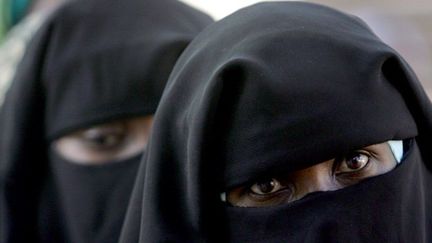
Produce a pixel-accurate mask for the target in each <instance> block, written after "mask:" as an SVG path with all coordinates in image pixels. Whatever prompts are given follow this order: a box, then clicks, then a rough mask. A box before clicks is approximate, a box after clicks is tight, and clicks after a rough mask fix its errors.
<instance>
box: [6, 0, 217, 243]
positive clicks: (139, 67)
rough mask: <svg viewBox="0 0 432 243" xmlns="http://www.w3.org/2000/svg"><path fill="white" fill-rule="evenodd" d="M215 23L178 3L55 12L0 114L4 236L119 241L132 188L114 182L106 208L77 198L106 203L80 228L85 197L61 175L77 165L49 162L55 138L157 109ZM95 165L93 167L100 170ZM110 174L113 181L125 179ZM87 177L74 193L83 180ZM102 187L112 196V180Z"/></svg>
mask: <svg viewBox="0 0 432 243" xmlns="http://www.w3.org/2000/svg"><path fill="white" fill-rule="evenodd" d="M211 22H212V20H211V18H210V17H209V16H207V15H206V14H204V13H202V12H200V11H198V10H196V9H194V8H191V7H189V6H187V5H185V4H183V3H181V2H178V1H174V0H140V1H138V0H91V1H87V0H76V1H70V2H68V3H67V4H65V5H63V6H62V7H60V8H59V9H58V10H57V11H55V13H53V15H52V16H50V17H49V18H48V20H47V22H46V23H45V24H44V26H43V27H42V28H41V30H40V31H39V32H38V33H37V35H36V36H35V38H34V39H33V40H32V42H31V44H30V45H29V49H28V51H27V53H26V55H25V57H24V59H23V62H22V63H21V64H20V66H19V67H18V71H17V76H16V77H15V79H14V80H13V84H12V87H11V88H10V90H9V91H8V94H7V97H6V99H5V103H4V105H3V107H2V110H1V114H0V155H1V156H0V190H1V191H0V193H1V194H0V210H1V211H0V242H9V243H10V242H20V243H21V242H40V241H41V242H72V243H75V242H79V243H85V242H104V243H105V242H114V241H115V240H116V239H117V237H118V235H117V236H116V237H115V236H114V235H115V234H118V233H117V231H118V230H119V229H113V228H112V227H118V226H119V225H120V223H121V221H122V220H120V216H119V214H122V213H121V212H122V210H124V209H122V207H125V205H126V203H127V201H128V197H127V196H126V194H127V193H126V192H127V190H129V189H124V191H123V192H121V193H119V194H117V192H115V190H117V189H116V188H117V186H116V188H113V189H112V190H113V194H112V195H109V196H108V195H105V196H107V197H114V198H115V199H112V198H111V199H112V200H111V199H110V200H109V201H107V202H106V204H103V205H82V203H84V202H87V203H99V202H96V201H97V200H95V201H93V200H92V198H90V197H89V198H82V201H77V202H75V206H76V207H81V209H83V208H85V207H88V208H86V210H90V211H92V210H93V208H94V207H96V206H99V207H101V208H100V210H101V211H103V212H104V215H103V220H104V222H99V225H98V226H95V225H92V223H93V222H86V224H84V223H83V224H81V223H80V220H81V219H78V216H77V215H75V217H76V218H74V215H71V214H73V212H74V211H73V210H72V209H70V207H69V206H70V205H73V204H74V203H73V202H72V201H75V200H78V199H77V198H78V197H81V196H82V195H75V196H76V197H75V196H74V195H73V194H70V196H71V197H72V196H73V198H70V197H66V196H64V195H68V190H72V188H69V187H74V186H73V185H71V184H72V182H71V181H69V180H68V181H66V180H67V178H66V177H65V178H63V175H65V176H66V175H69V173H72V171H70V172H68V173H66V169H64V170H58V168H57V167H55V166H54V165H53V164H52V163H54V161H53V160H51V158H50V155H49V148H50V143H51V142H52V141H53V140H55V139H56V138H58V137H60V136H62V135H64V134H67V133H69V132H71V131H75V130H76V129H79V128H84V127H88V126H91V125H97V124H99V123H105V122H109V121H111V120H115V119H121V118H126V117H131V116H145V115H148V114H152V113H154V112H155V110H156V107H157V104H158V101H159V99H160V96H161V93H162V90H163V88H164V86H165V83H166V81H167V79H168V76H169V73H170V72H171V70H172V67H173V65H174V63H175V61H176V60H177V58H178V57H179V56H180V54H181V53H182V51H183V50H184V48H185V47H186V45H187V44H188V43H189V42H190V41H191V40H192V39H193V38H194V37H195V35H197V33H198V32H200V31H201V30H202V29H203V28H204V27H205V26H207V25H208V24H210V23H211ZM55 168H57V169H55ZM96 170H97V169H95V170H93V172H92V173H94V174H98V173H99V172H95V171H96ZM112 171H113V174H112V175H111V176H110V177H111V179H112V180H113V181H112V182H114V180H117V179H116V177H117V176H118V177H120V175H116V173H117V172H116V170H115V169H113V170H112ZM119 172H120V171H119ZM100 173H104V172H100ZM131 173H132V172H131V171H129V169H128V172H127V173H126V174H125V175H124V176H125V177H128V178H127V179H126V178H124V180H127V182H125V181H123V179H121V180H122V182H121V183H126V184H128V183H132V176H131ZM83 176H84V175H83ZM103 177H105V176H103ZM68 178H69V177H68ZM74 178H75V179H77V180H76V181H79V179H78V178H77V177H74ZM98 178H99V176H95V178H94V180H95V181H96V180H98ZM119 180H120V179H119ZM107 181H110V180H108V179H106V182H107ZM112 182H110V183H112ZM69 183H71V184H69ZM80 183H82V182H79V183H78V182H77V183H76V187H77V188H75V189H76V190H79V189H80V188H78V187H81V186H84V185H82V184H80ZM89 183H90V182H89ZM99 183H101V184H100V185H97V187H98V186H100V187H101V188H103V189H101V190H102V191H105V192H106V191H107V190H108V189H106V188H107V187H109V186H110V185H108V184H105V185H102V182H99ZM107 183H108V182H107ZM93 186H95V187H92V186H90V185H89V186H88V187H87V188H82V189H83V191H82V192H81V193H85V191H86V194H91V193H90V192H91V191H92V190H95V191H94V193H95V195H94V197H97V193H100V191H98V190H99V189H100V188H96V185H93ZM128 186H130V185H128ZM120 187H122V186H120ZM124 188H126V186H124ZM104 194H105V193H104ZM119 196H122V198H119ZM93 199H94V198H93ZM98 200H99V199H98ZM63 202H66V204H67V205H68V206H65V205H61V203H63ZM116 207H118V208H117V209H115V210H112V208H116ZM65 208H68V209H65ZM65 211H66V212H65ZM117 211H118V212H117ZM105 212H106V214H105ZM88 213H89V214H88V215H87V216H85V217H89V218H87V219H89V220H90V218H91V220H94V218H93V216H92V215H91V214H94V213H96V212H93V211H92V212H88ZM94 217H98V216H94ZM82 219H83V218H82ZM87 219H83V220H84V221H87ZM99 220H102V217H101V218H100V219H99ZM111 220H113V221H115V222H108V221H111ZM72 221H73V222H72ZM78 224H80V227H87V225H91V226H92V227H93V226H94V227H100V228H98V229H92V230H93V232H96V233H95V235H93V236H91V237H90V236H88V235H87V236H88V237H89V238H87V236H82V235H78V234H81V233H77V235H75V233H76V232H78V231H80V232H88V230H89V229H80V230H78V231H75V230H72V229H71V227H70V225H78ZM114 225H115V226H114ZM74 227H75V226H74ZM107 231H110V232H108V233H107ZM99 233H100V234H99ZM110 234H111V236H109V235H110ZM83 237H84V238H83ZM99 237H100V238H99ZM104 237H108V238H110V239H106V238H104Z"/></svg>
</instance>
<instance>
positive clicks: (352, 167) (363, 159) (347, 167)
mask: <svg viewBox="0 0 432 243" xmlns="http://www.w3.org/2000/svg"><path fill="white" fill-rule="evenodd" d="M369 160H370V155H368V154H365V153H362V152H355V153H353V154H352V155H350V156H347V157H346V158H345V159H344V160H342V161H341V162H339V164H338V165H337V168H336V170H335V174H336V175H337V174H342V173H350V172H357V171H360V170H362V169H363V168H365V167H366V166H367V165H368V164H369Z"/></svg>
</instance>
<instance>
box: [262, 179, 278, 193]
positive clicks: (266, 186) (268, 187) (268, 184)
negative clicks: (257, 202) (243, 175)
mask: <svg viewBox="0 0 432 243" xmlns="http://www.w3.org/2000/svg"><path fill="white" fill-rule="evenodd" d="M258 187H259V189H260V191H261V192H263V193H270V192H271V191H273V189H274V187H275V183H274V181H273V180H271V181H265V182H261V183H258Z"/></svg>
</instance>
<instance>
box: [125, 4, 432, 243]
mask: <svg viewBox="0 0 432 243" xmlns="http://www.w3.org/2000/svg"><path fill="white" fill-rule="evenodd" d="M209 57H211V58H209ZM431 135H432V106H431V103H430V101H429V99H428V98H427V96H426V94H425V92H424V91H423V88H422V87H421V85H420V83H419V82H418V80H417V78H416V76H415V74H414V73H413V72H412V71H411V69H410V67H409V66H408V65H407V64H406V62H405V61H404V60H403V58H402V57H400V56H399V54H398V53H396V52H395V51H394V50H393V49H391V48H390V47H388V46H387V45H386V44H384V43H383V42H382V41H381V40H380V39H379V38H378V37H377V36H376V35H374V34H373V33H372V31H371V30H370V29H369V28H368V27H367V26H366V24H364V23H363V22H362V21H361V20H359V19H358V18H356V17H353V16H350V15H347V14H344V13H342V12H339V11H336V10H333V9H331V8H328V7H325V6H321V5H316V4H311V3H301V2H270V3H261V4H257V5H253V6H251V7H248V8H245V9H242V10H239V11H238V12H236V13H234V14H233V15H230V16H228V17H226V18H225V19H222V20H220V21H219V22H217V23H215V24H213V25H211V26H210V27H208V28H207V29H206V30H204V31H203V32H202V33H201V34H200V35H199V36H198V37H197V38H196V39H195V40H194V41H193V42H192V43H191V44H190V45H189V46H188V48H187V49H186V51H185V52H184V54H183V55H182V56H181V58H180V59H179V61H178V62H177V64H176V66H175V67H174V70H173V73H172V74H171V76H170V80H169V82H168V84H167V87H166V89H165V91H164V94H163V96H162V100H161V103H160V106H159V108H158V111H157V113H156V118H155V125H154V130H153V133H152V136H151V138H150V143H149V146H148V151H147V154H146V156H145V157H144V163H145V167H144V166H143V167H141V168H140V171H139V172H138V177H137V182H136V186H135V188H134V191H133V194H132V198H131V203H130V205H129V209H128V214H127V216H126V220H125V224H124V227H123V231H122V235H121V241H120V242H122V243H130V242H266V243H267V242H302V243H304V242H309V243H311V242H424V243H426V242H431V241H432V212H431V208H432V204H431V199H432V195H431V190H430V188H431V186H432V184H431V183H432V181H431V179H432V177H431V171H430V170H431V168H432V158H431V152H430V151H431V150H430V148H429V146H430V142H429V140H430V138H431V137H432V136H431ZM392 139H397V140H400V139H413V140H414V141H413V144H412V148H411V149H410V150H409V151H407V154H406V157H405V161H404V162H403V163H402V164H401V165H400V166H399V167H397V168H396V169H395V170H393V171H391V172H389V173H387V174H384V175H381V176H377V177H374V178H371V179H366V180H364V181H362V182H360V183H359V184H356V185H354V186H350V187H346V188H344V189H342V190H338V191H334V192H317V193H312V194H310V195H308V196H306V197H305V198H303V199H301V200H298V201H296V202H294V203H290V204H286V205H281V206H272V207H264V208H240V207H233V206H229V205H228V204H226V203H224V202H222V201H221V199H220V193H221V192H225V191H227V190H228V189H229V188H230V187H232V186H235V185H240V184H243V183H250V182H253V181H256V180H259V179H260V178H262V177H263V176H267V177H273V176H274V175H275V174H276V175H277V174H278V173H288V172H290V171H293V170H297V169H300V168H304V167H308V166H311V165H313V164H316V163H319V162H321V161H326V160H328V159H331V158H334V157H337V156H339V155H342V154H344V153H346V152H347V151H350V150H354V149H359V148H362V147H363V146H366V145H372V144H376V143H381V142H384V141H387V140H392Z"/></svg>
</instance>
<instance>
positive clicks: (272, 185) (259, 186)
mask: <svg viewBox="0 0 432 243" xmlns="http://www.w3.org/2000/svg"><path fill="white" fill-rule="evenodd" d="M283 188H284V187H283V186H282V185H281V183H280V182H279V181H278V180H276V179H274V178H271V179H268V180H263V181H260V182H257V183H255V184H253V185H252V186H251V187H250V188H249V190H250V191H251V192H252V193H254V194H257V195H265V194H270V193H274V192H277V191H280V190H281V189H283Z"/></svg>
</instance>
